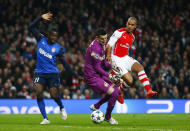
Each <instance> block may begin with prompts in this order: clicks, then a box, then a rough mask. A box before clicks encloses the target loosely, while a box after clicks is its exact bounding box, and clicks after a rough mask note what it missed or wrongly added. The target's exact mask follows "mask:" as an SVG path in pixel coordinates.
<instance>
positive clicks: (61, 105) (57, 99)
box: [53, 97, 64, 110]
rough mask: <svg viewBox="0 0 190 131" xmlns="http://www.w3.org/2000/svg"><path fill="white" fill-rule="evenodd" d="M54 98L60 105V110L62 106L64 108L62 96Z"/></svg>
mask: <svg viewBox="0 0 190 131" xmlns="http://www.w3.org/2000/svg"><path fill="white" fill-rule="evenodd" d="M53 99H54V101H55V102H56V103H57V104H58V106H59V107H60V110H61V109H62V108H64V106H63V104H62V102H61V98H60V97H58V98H53Z"/></svg>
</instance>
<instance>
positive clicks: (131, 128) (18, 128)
mask: <svg viewBox="0 0 190 131" xmlns="http://www.w3.org/2000/svg"><path fill="white" fill-rule="evenodd" d="M112 116H113V117H114V118H115V119H117V120H118V122H119V125H110V124H109V123H107V122H106V121H104V122H103V123H101V124H94V123H93V122H92V121H91V120H90V114H68V119H67V120H66V121H64V120H62V119H61V116H60V115H59V114H48V117H49V120H50V121H51V123H50V124H49V125H40V124H39V123H40V122H41V121H42V116H41V115H39V114H38V115H0V131H110V130H111V131H112V130H117V131H190V114H113V115H112Z"/></svg>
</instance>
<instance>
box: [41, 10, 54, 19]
mask: <svg viewBox="0 0 190 131" xmlns="http://www.w3.org/2000/svg"><path fill="white" fill-rule="evenodd" d="M52 16H53V14H52V13H50V12H48V13H46V14H43V15H42V18H43V19H44V20H47V21H50V20H51V19H52Z"/></svg>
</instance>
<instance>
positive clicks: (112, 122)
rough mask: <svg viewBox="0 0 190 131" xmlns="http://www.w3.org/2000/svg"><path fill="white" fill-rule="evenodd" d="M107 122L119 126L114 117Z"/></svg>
mask: <svg viewBox="0 0 190 131" xmlns="http://www.w3.org/2000/svg"><path fill="white" fill-rule="evenodd" d="M105 121H107V122H109V123H110V124H111V125H118V121H117V120H115V119H114V118H113V117H111V118H110V119H109V120H106V119H105Z"/></svg>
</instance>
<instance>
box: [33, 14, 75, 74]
mask: <svg viewBox="0 0 190 131" xmlns="http://www.w3.org/2000/svg"><path fill="white" fill-rule="evenodd" d="M41 20H42V18H41V17H40V18H38V19H36V20H34V21H33V22H32V23H30V25H29V30H30V32H32V34H33V35H34V36H35V37H36V39H37V40H38V49H37V66H36V70H35V72H36V73H59V70H58V69H57V66H56V58H57V57H59V58H60V60H61V62H62V64H63V66H64V67H65V69H67V70H69V71H70V72H71V73H72V75H74V76H75V77H77V76H78V75H77V74H76V73H75V72H74V71H73V70H72V69H71V67H70V65H69V64H68V63H67V62H66V61H65V59H64V57H63V54H64V53H65V48H63V47H62V46H61V45H59V44H58V43H53V44H49V43H48V39H47V38H46V37H44V36H43V35H42V34H40V33H39V32H38V30H37V28H36V26H37V24H38V22H39V21H41Z"/></svg>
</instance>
